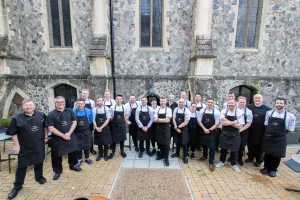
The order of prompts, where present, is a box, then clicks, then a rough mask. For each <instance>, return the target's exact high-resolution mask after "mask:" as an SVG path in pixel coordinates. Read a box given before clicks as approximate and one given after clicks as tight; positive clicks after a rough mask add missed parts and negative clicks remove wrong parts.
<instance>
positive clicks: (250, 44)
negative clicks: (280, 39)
mask: <svg viewBox="0 0 300 200" xmlns="http://www.w3.org/2000/svg"><path fill="white" fill-rule="evenodd" d="M262 6H263V0H239V8H238V18H237V28H236V38H235V47H236V48H257V47H258V40H259V31H260V22H261V16H262Z"/></svg>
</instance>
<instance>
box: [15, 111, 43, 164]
mask: <svg viewBox="0 0 300 200" xmlns="http://www.w3.org/2000/svg"><path fill="white" fill-rule="evenodd" d="M44 120H45V119H44V117H43V113H41V112H37V111H35V112H34V114H33V115H32V116H31V117H30V116H25V114H24V113H22V114H19V115H18V116H17V117H16V121H17V124H16V125H17V130H18V133H17V136H18V140H19V143H20V152H19V155H18V167H20V168H22V167H27V166H30V165H34V164H39V163H42V162H43V161H44V159H45V140H44V138H45V131H44V123H45V122H44Z"/></svg>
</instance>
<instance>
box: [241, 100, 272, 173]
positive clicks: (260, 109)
mask: <svg viewBox="0 0 300 200" xmlns="http://www.w3.org/2000/svg"><path fill="white" fill-rule="evenodd" d="M253 99H254V103H253V104H249V105H247V108H248V109H249V110H251V111H252V114H253V121H252V124H251V126H250V128H249V138H248V143H247V146H248V158H247V159H246V161H245V162H246V163H250V162H253V161H254V158H255V163H254V166H256V167H260V165H261V163H262V162H263V160H262V153H263V152H262V142H263V138H264V134H265V131H266V126H265V124H264V122H265V116H266V113H267V112H268V111H269V110H271V108H270V107H269V106H266V105H264V104H263V96H262V95H261V94H256V95H254V97H253Z"/></svg>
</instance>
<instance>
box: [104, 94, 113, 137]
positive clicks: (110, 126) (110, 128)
mask: <svg viewBox="0 0 300 200" xmlns="http://www.w3.org/2000/svg"><path fill="white" fill-rule="evenodd" d="M109 101H110V105H105V99H104V106H106V107H108V108H110V107H111V106H112V105H113V104H112V101H111V99H110V100H109ZM108 127H109V130H110V132H112V125H111V120H110V121H109V123H108Z"/></svg>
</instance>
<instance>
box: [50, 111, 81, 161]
mask: <svg viewBox="0 0 300 200" xmlns="http://www.w3.org/2000/svg"><path fill="white" fill-rule="evenodd" d="M66 109H68V108H65V110H66ZM55 112H56V117H55V119H54V128H56V129H57V130H58V131H60V132H61V133H62V134H66V133H67V132H68V131H69V130H70V129H71V126H72V120H71V113H70V112H73V111H72V110H70V112H58V111H57V110H55ZM70 137H71V139H70V140H65V139H63V138H62V137H58V136H56V135H54V134H52V136H51V151H52V152H53V155H54V156H56V157H61V156H63V155H65V154H68V153H71V152H74V151H77V150H78V145H77V139H76V135H75V134H74V133H72V134H71V136H70Z"/></svg>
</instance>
